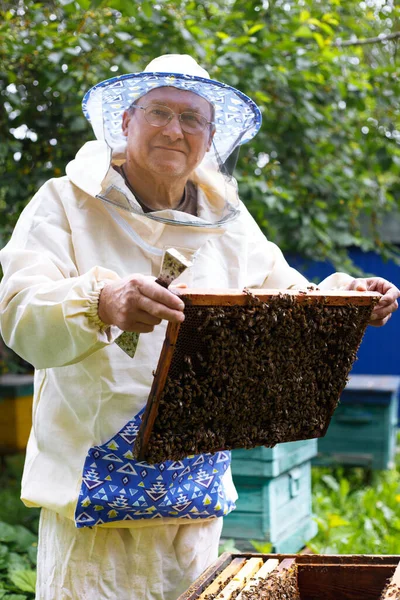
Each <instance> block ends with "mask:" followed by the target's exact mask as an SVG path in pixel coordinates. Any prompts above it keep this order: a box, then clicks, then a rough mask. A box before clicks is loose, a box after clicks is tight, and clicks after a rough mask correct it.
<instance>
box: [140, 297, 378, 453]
mask: <svg viewBox="0 0 400 600" xmlns="http://www.w3.org/2000/svg"><path fill="white" fill-rule="evenodd" d="M181 297H182V299H183V300H184V302H185V304H186V307H185V321H184V322H183V324H169V326H168V328H167V332H166V338H165V342H164V346H163V349H162V352H161V355H160V359H159V362H158V367H157V370H156V373H155V377H154V382H153V386H152V389H151V392H150V395H149V399H148V402H147V406H146V410H145V414H144V417H143V422H142V425H141V428H140V430H139V434H138V437H137V440H136V443H135V447H134V454H135V456H136V457H137V458H138V459H140V460H146V461H147V462H149V463H157V462H161V461H164V460H179V459H181V458H183V457H185V456H189V455H193V454H199V453H204V452H216V451H218V450H223V449H233V448H252V447H255V446H261V445H265V446H269V447H271V446H274V445H275V444H277V443H280V442H289V441H296V440H303V439H310V438H316V437H321V436H323V435H325V433H326V430H327V428H328V425H329V422H330V419H331V417H332V414H333V412H334V410H335V408H336V406H337V404H338V401H339V397H340V394H341V392H342V391H343V389H344V387H345V385H346V381H347V376H348V373H349V371H350V369H351V367H352V364H353V362H354V360H355V358H356V352H357V349H358V346H359V344H360V342H361V339H362V337H363V334H364V331H365V328H366V325H367V323H368V321H369V318H370V314H371V311H372V308H373V306H374V305H375V304H376V302H378V300H379V297H380V294H377V293H374V292H339V291H335V292H324V293H322V292H320V291H310V290H308V291H306V292H305V291H285V292H282V291H279V290H275V291H274V290H252V291H251V292H250V291H246V290H245V291H243V292H242V291H238V290H227V291H214V292H210V291H207V292H205V291H201V290H185V292H184V294H182V296H181Z"/></svg>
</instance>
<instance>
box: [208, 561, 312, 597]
mask: <svg viewBox="0 0 400 600" xmlns="http://www.w3.org/2000/svg"><path fill="white" fill-rule="evenodd" d="M239 594H240V600H259V599H260V600H261V598H262V600H300V593H299V588H298V584H297V568H296V566H295V565H294V566H293V567H292V568H291V569H288V570H286V569H285V570H283V571H281V572H277V573H271V575H270V576H269V577H268V578H266V579H260V581H258V582H257V583H256V584H255V585H254V586H252V587H250V589H249V591H244V592H241V593H240V592H239ZM239 594H238V595H239ZM235 597H236V595H233V596H231V598H230V599H229V600H233V599H234V598H235ZM207 600H208V599H207ZM210 600H211V598H210Z"/></svg>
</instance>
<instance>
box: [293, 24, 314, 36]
mask: <svg viewBox="0 0 400 600" xmlns="http://www.w3.org/2000/svg"><path fill="white" fill-rule="evenodd" d="M294 36H295V37H298V38H299V37H303V38H310V37H312V36H313V32H312V31H311V29H310V28H309V27H307V25H302V26H301V27H299V28H298V29H296V31H295V32H294Z"/></svg>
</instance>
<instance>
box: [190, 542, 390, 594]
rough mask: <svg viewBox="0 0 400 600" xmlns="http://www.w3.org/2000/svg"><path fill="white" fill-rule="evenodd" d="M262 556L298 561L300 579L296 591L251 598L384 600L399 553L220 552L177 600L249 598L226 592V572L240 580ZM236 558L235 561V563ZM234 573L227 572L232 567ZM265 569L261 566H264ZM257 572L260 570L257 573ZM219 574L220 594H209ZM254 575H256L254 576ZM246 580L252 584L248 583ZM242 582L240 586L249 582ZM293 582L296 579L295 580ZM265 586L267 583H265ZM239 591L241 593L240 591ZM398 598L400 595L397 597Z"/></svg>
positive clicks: (283, 561)
mask: <svg viewBox="0 0 400 600" xmlns="http://www.w3.org/2000/svg"><path fill="white" fill-rule="evenodd" d="M256 558H258V559H260V558H261V559H262V562H263V563H264V564H265V563H266V562H267V561H270V560H273V561H274V560H275V561H276V560H277V561H278V563H279V565H281V569H282V566H284V563H286V567H287V566H289V567H290V564H291V563H290V562H289V561H294V563H295V573H296V578H297V586H296V587H297V593H296V590H295V589H294V588H295V586H293V585H292V588H291V592H290V593H288V592H284V593H283V594H282V595H281V594H278V593H273V594H270V595H268V593H267V594H265V593H263V594H262V595H257V594H252V596H250V597H251V598H254V600H256V599H257V600H258V598H260V599H261V598H263V599H264V600H281V599H283V598H285V600H383V598H385V600H386V596H384V590H385V588H386V586H387V584H388V582H390V580H391V578H392V577H393V576H394V573H395V571H396V568H397V566H398V563H399V560H400V556H364V555H341V556H334V555H318V554H316V555H313V554H303V555H293V554H291V555H289V554H254V553H242V554H239V553H229V552H226V553H225V554H223V555H221V556H220V557H219V559H218V560H217V561H216V562H215V563H214V564H213V565H211V566H210V567H209V568H208V569H207V570H206V571H204V573H203V574H202V575H201V576H200V577H199V578H198V579H197V580H196V581H195V582H194V583H193V585H191V586H190V588H189V589H188V590H186V591H185V592H184V593H183V594H181V596H179V598H178V600H196V599H198V600H214V598H215V600H216V599H217V598H218V600H220V595H222V597H223V598H224V600H232V599H233V598H235V597H239V598H240V600H248V598H247V597H246V594H243V593H242V596H240V595H239V596H235V595H234V594H233V595H229V594H226V595H223V590H224V589H225V588H226V587H227V585H229V583H228V584H224V579H226V578H225V577H224V575H223V574H224V572H226V573H227V574H228V576H229V577H232V578H235V577H236V579H239V578H240V577H238V576H237V574H238V573H240V570H241V569H243V568H244V567H245V566H246V563H247V562H248V561H250V560H254V559H256ZM235 561H236V562H235ZM231 565H232V567H231V572H230V573H228V571H225V570H226V569H228V570H229V567H230V566H231ZM261 568H262V566H261ZM255 575H257V573H255ZM218 577H219V580H220V585H219V586H218V588H219V591H218V593H217V594H208V593H207V591H208V590H211V591H212V590H213V588H212V587H210V586H212V583H213V582H214V581H216V580H217V578H218ZM253 577H254V575H253ZM246 583H249V581H248V582H246ZM246 583H244V582H243V581H242V582H241V586H242V587H241V589H243V588H244V586H245V585H246ZM292 583H293V582H292ZM264 587H265V586H264ZM239 593H240V592H239ZM394 597H395V598H397V596H394ZM388 598H389V596H388Z"/></svg>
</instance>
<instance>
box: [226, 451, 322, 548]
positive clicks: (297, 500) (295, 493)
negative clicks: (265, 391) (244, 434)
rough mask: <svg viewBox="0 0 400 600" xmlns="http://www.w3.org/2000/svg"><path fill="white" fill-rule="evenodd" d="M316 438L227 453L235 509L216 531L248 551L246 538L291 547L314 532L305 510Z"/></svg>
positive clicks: (302, 543)
mask: <svg viewBox="0 0 400 600" xmlns="http://www.w3.org/2000/svg"><path fill="white" fill-rule="evenodd" d="M316 453H317V440H305V441H300V442H289V443H286V444H278V445H277V446H275V448H262V447H261V448H253V449H251V450H234V451H233V452H232V474H233V480H234V483H235V486H236V489H237V492H238V494H239V498H238V500H237V501H236V510H235V511H233V512H232V513H230V514H229V515H227V516H226V517H225V518H224V527H223V530H222V535H223V537H225V538H234V540H235V546H236V547H237V548H240V549H241V550H249V549H250V542H249V540H251V539H255V540H259V541H264V542H270V543H271V544H272V549H273V551H274V552H281V553H287V552H297V551H299V550H300V549H301V548H303V547H304V546H305V544H306V542H307V541H308V540H310V539H311V538H313V537H314V535H316V533H317V529H318V527H317V524H316V523H315V521H314V520H313V518H312V512H311V458H312V457H314V456H315V455H316Z"/></svg>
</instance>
